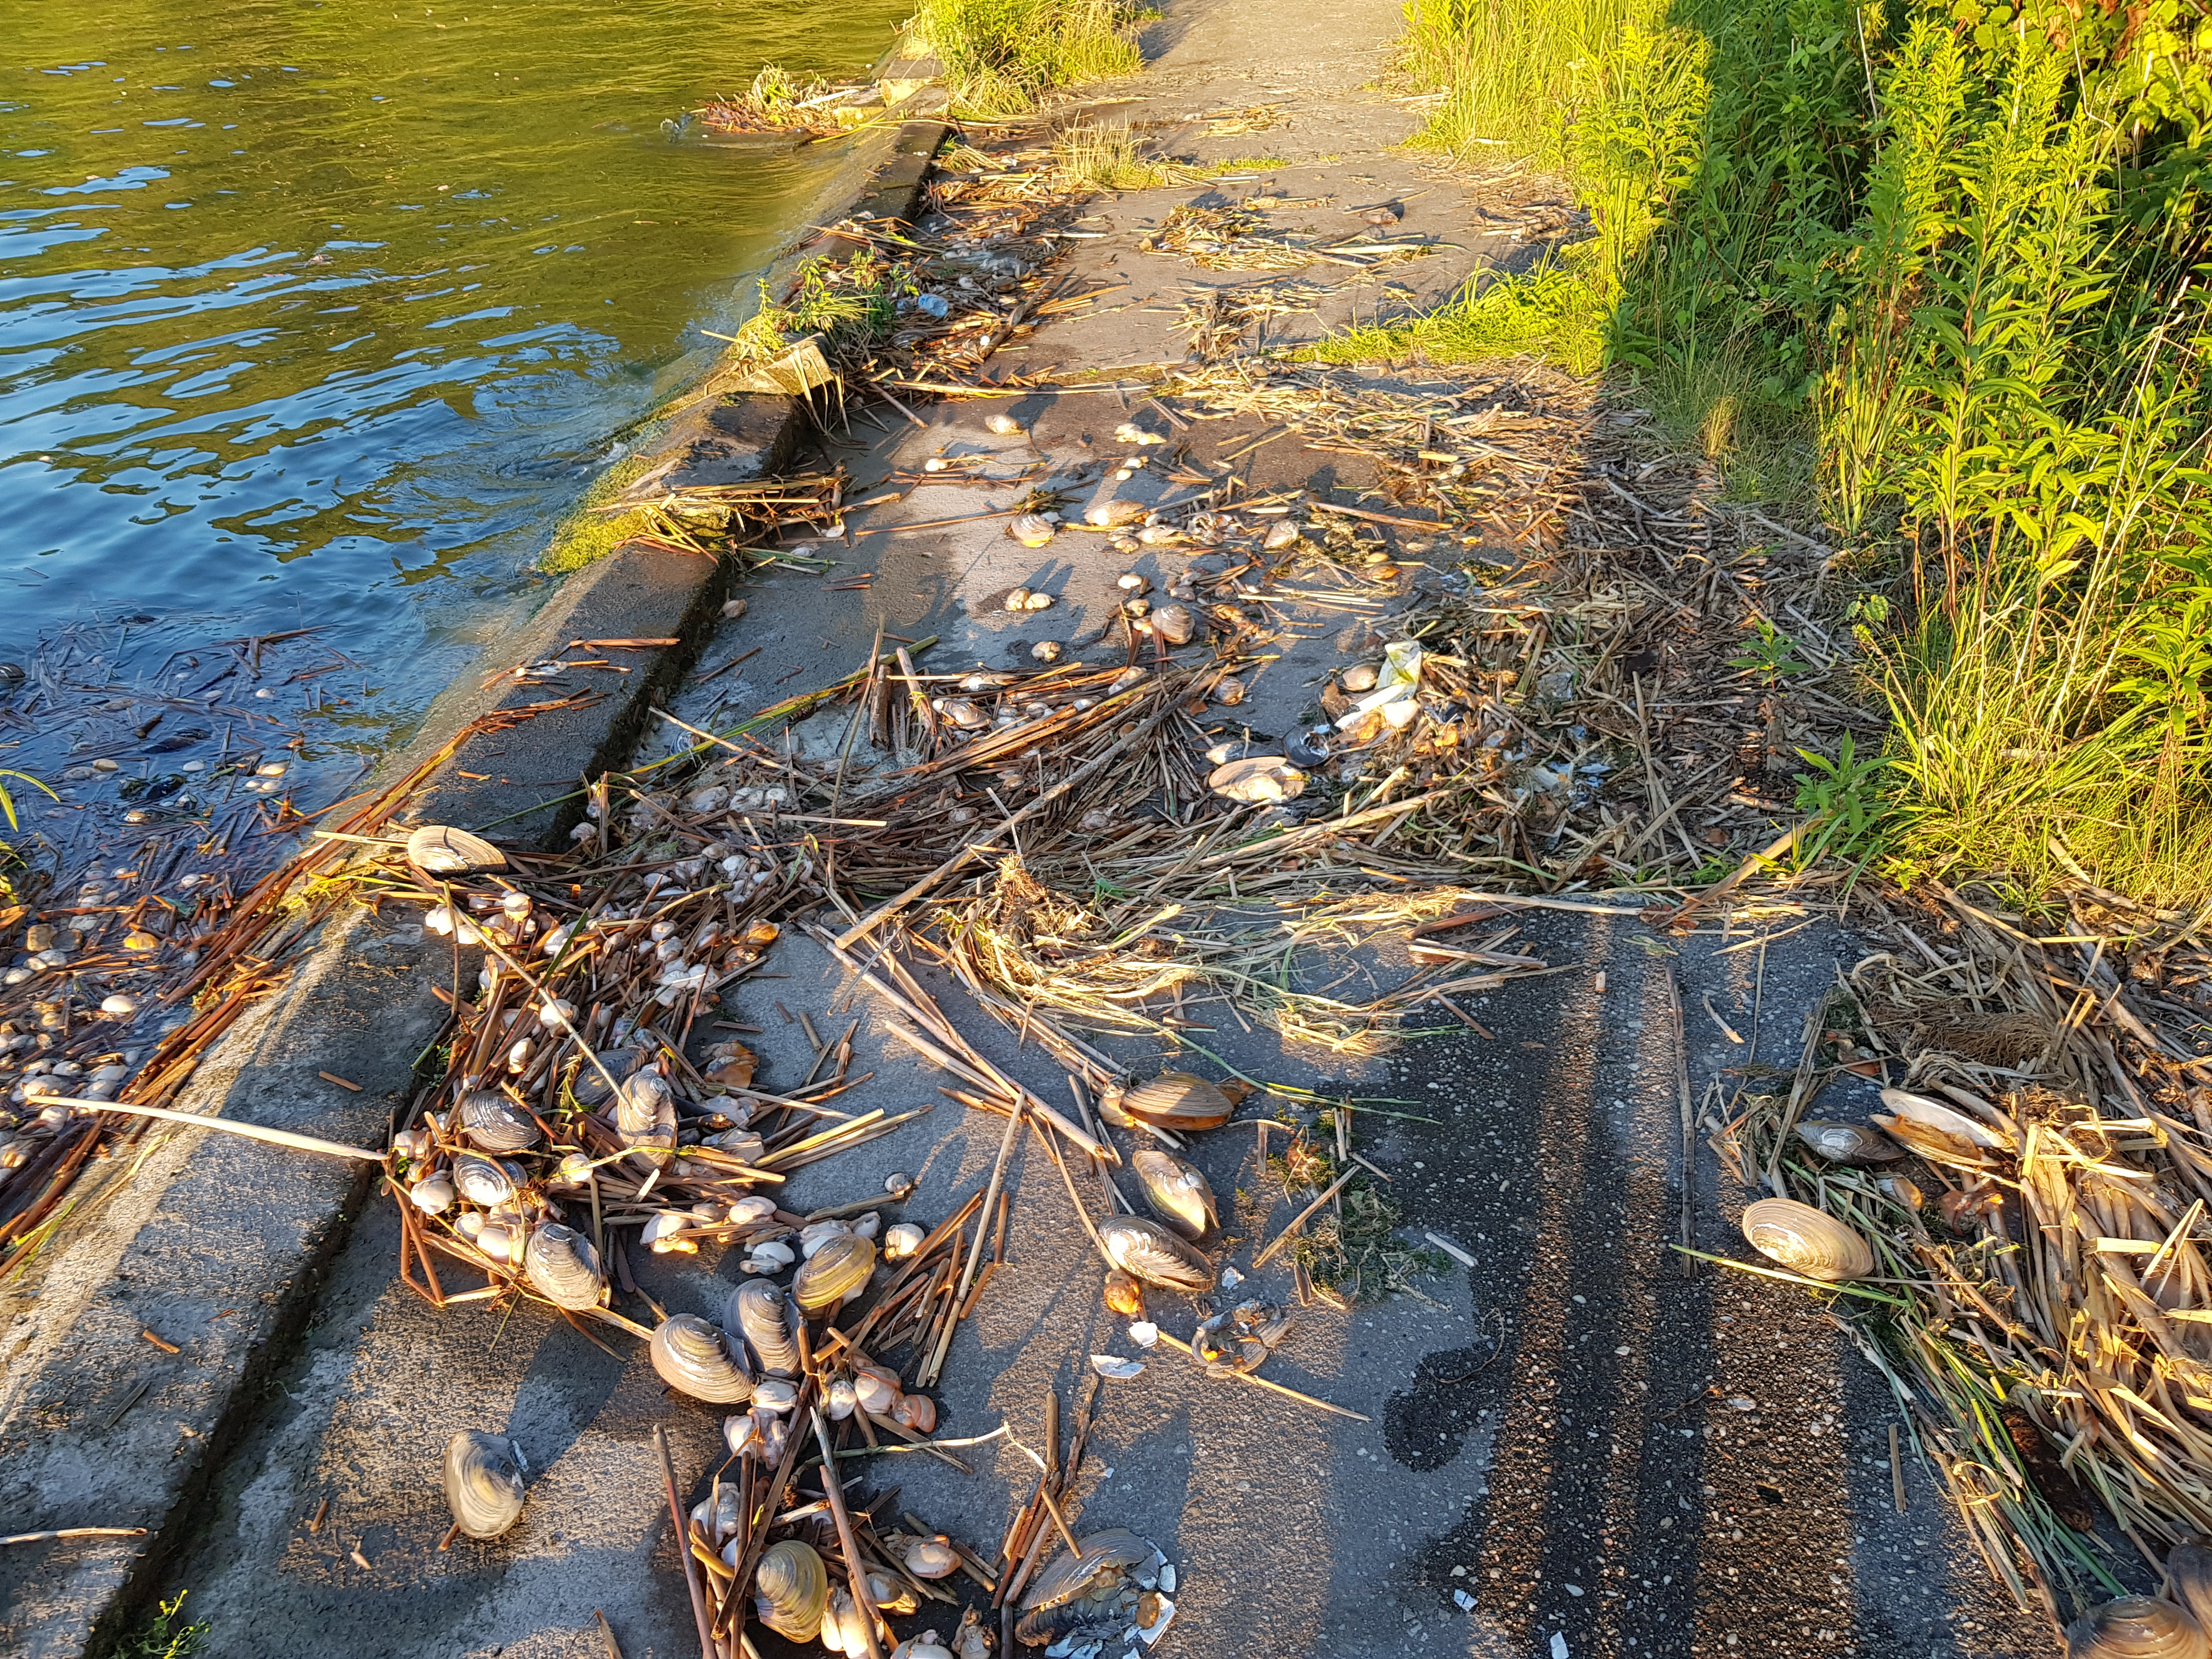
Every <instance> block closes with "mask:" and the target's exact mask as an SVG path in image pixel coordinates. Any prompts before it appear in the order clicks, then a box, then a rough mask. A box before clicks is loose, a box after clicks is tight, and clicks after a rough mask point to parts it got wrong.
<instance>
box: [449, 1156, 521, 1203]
mask: <svg viewBox="0 0 2212 1659" xmlns="http://www.w3.org/2000/svg"><path fill="white" fill-rule="evenodd" d="M517 1175H518V1172H517V1171H516V1170H513V1169H512V1168H510V1167H509V1166H508V1165H507V1164H499V1163H495V1162H494V1161H493V1160H492V1159H490V1158H474V1157H471V1156H469V1155H467V1154H465V1153H464V1154H463V1155H462V1156H461V1157H459V1158H455V1159H454V1160H453V1185H454V1186H456V1187H458V1188H460V1191H461V1196H462V1197H463V1198H465V1199H466V1200H468V1201H469V1202H470V1203H471V1204H481V1205H483V1206H484V1207H485V1208H486V1209H490V1208H491V1207H492V1206H495V1205H499V1204H504V1203H506V1202H507V1201H508V1200H510V1199H512V1198H513V1196H514V1191H515V1188H517V1187H519V1186H520V1185H521V1182H520V1180H518V1179H517Z"/></svg>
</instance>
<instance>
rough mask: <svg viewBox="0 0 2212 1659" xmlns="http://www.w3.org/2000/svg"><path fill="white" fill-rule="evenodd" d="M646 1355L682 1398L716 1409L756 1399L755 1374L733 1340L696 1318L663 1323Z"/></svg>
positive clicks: (678, 1316)
mask: <svg viewBox="0 0 2212 1659" xmlns="http://www.w3.org/2000/svg"><path fill="white" fill-rule="evenodd" d="M646 1355H647V1358H649V1359H651V1360H652V1362H653V1370H656V1371H658V1372H659V1374H660V1380H661V1381H662V1382H664V1383H666V1384H668V1386H669V1387H670V1388H671V1389H675V1390H676V1391H677V1392H678V1394H684V1395H690V1396H691V1398H692V1399H694V1400H703V1401H707V1402H708V1404H710V1405H715V1406H736V1405H741V1404H743V1403H744V1401H748V1400H750V1399H751V1398H752V1397H753V1379H752V1373H751V1372H750V1371H748V1370H746V1369H745V1364H744V1360H742V1359H740V1358H738V1356H737V1355H736V1354H735V1353H734V1352H732V1351H731V1343H730V1340H729V1338H728V1337H726V1336H725V1335H724V1334H722V1333H721V1332H720V1330H718V1329H716V1328H714V1326H712V1325H710V1324H708V1322H706V1321H705V1320H703V1319H702V1318H700V1317H699V1316H698V1315H696V1314H673V1315H671V1316H669V1317H668V1318H666V1319H665V1320H663V1321H662V1322H660V1325H659V1328H658V1329H656V1330H655V1331H654V1332H653V1340H652V1341H651V1342H650V1343H649V1344H647V1347H646Z"/></svg>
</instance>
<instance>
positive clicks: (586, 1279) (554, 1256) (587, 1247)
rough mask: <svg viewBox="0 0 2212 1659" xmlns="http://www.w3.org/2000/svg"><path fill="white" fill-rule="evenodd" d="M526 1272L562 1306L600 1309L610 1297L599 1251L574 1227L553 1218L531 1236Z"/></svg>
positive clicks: (524, 1259)
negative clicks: (600, 1268)
mask: <svg viewBox="0 0 2212 1659" xmlns="http://www.w3.org/2000/svg"><path fill="white" fill-rule="evenodd" d="M522 1265H523V1271H524V1272H525V1273H527V1274H528V1275H529V1278H530V1282H531V1284H532V1285H534V1286H535V1287H536V1288H537V1290H538V1294H539V1295H541V1296H543V1297H544V1298H545V1299H546V1300H547V1301H548V1302H550V1303H551V1304H554V1306H556V1307H558V1308H574V1309H582V1308H596V1307H599V1305H600V1304H603V1303H604V1302H605V1300H606V1296H607V1281H606V1280H605V1278H603V1277H602V1276H601V1275H600V1273H599V1252H598V1251H597V1250H595V1249H592V1241H591V1240H590V1239H588V1238H586V1237H584V1236H583V1235H582V1234H580V1233H579V1232H577V1231H574V1229H573V1228H568V1227H564V1226H562V1225H561V1224H560V1223H559V1222H557V1221H549V1222H547V1223H546V1224H545V1225H544V1226H542V1227H540V1228H539V1229H538V1231H536V1232H534V1233H532V1234H531V1236H530V1244H529V1248H528V1249H526V1250H525V1251H524V1252H523V1257H522Z"/></svg>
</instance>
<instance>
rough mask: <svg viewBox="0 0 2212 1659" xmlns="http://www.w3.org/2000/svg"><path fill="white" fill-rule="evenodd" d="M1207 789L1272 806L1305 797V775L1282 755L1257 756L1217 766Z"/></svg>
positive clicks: (1209, 779) (1228, 796)
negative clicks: (1301, 796) (1275, 803)
mask: <svg viewBox="0 0 2212 1659" xmlns="http://www.w3.org/2000/svg"><path fill="white" fill-rule="evenodd" d="M1206 787H1207V788H1209V789H1211V790H1212V792H1213V793H1215V794H1217V795H1224V796H1226V797H1227V798H1228V799H1231V800H1240V801H1252V802H1265V803H1271V804H1272V803H1274V802H1279V801H1286V800H1294V799H1297V797H1298V796H1300V795H1302V794H1304V793H1305V788H1306V775H1305V774H1304V772H1301V771H1300V770H1299V769H1297V767H1295V766H1293V765H1291V763H1290V762H1288V761H1287V760H1285V759H1284V758H1283V757H1281V756H1279V755H1255V756H1253V757H1251V758H1249V760H1236V761H1231V762H1230V763H1228V764H1226V765H1225V766H1217V767H1215V768H1214V769H1213V771H1212V775H1210V776H1208V777H1207V779H1206Z"/></svg>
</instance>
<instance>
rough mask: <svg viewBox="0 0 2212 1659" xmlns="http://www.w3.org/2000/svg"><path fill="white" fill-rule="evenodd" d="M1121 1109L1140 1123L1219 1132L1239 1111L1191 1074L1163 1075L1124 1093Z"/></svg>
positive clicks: (1215, 1090)
mask: <svg viewBox="0 0 2212 1659" xmlns="http://www.w3.org/2000/svg"><path fill="white" fill-rule="evenodd" d="M1121 1109H1122V1110H1123V1111H1124V1112H1126V1113H1127V1114H1128V1115H1130V1116H1131V1117H1133V1118H1135V1119H1137V1120H1138V1121H1140V1122H1145V1123H1152V1124H1157V1125H1158V1127H1161V1128H1163V1129H1218V1128H1219V1127H1221V1126H1222V1125H1223V1124H1225V1123H1226V1122H1228V1121H1229V1115H1230V1113H1231V1112H1233V1111H1235V1110H1236V1109H1237V1103H1236V1102H1234V1101H1232V1100H1231V1099H1230V1098H1229V1097H1228V1096H1227V1095H1225V1094H1223V1093H1222V1092H1221V1091H1220V1090H1218V1089H1217V1088H1215V1087H1214V1086H1213V1085H1212V1084H1211V1083H1208V1082H1207V1081H1206V1079H1204V1078H1199V1077H1193V1076H1192V1075H1191V1074H1190V1073H1188V1072H1162V1073H1160V1074H1159V1075H1158V1077H1156V1078H1154V1079H1152V1081H1151V1082H1149V1083H1140V1084H1139V1085H1137V1086H1136V1087H1135V1088H1133V1089H1128V1090H1125V1091H1123V1092H1122V1095H1121Z"/></svg>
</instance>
